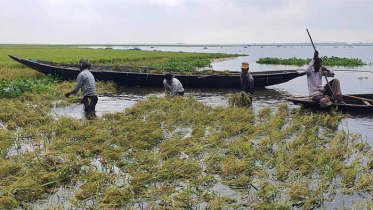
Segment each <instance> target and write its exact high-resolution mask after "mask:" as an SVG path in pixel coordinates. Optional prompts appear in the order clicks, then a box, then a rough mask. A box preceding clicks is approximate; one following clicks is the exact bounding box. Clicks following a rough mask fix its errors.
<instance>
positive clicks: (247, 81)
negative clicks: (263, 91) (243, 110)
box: [240, 62, 254, 103]
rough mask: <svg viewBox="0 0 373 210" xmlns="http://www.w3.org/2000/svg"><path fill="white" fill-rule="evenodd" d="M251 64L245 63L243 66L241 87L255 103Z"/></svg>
mask: <svg viewBox="0 0 373 210" xmlns="http://www.w3.org/2000/svg"><path fill="white" fill-rule="evenodd" d="M249 67H250V66H249V63H247V62H243V63H242V65H241V77H240V85H241V90H242V91H244V92H245V93H247V94H248V95H249V97H250V101H251V103H252V101H253V95H254V78H253V76H251V74H250V73H249Z"/></svg>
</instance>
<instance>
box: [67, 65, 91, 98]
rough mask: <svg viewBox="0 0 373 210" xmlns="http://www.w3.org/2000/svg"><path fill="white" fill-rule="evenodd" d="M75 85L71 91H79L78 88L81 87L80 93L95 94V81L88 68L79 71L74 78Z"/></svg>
mask: <svg viewBox="0 0 373 210" xmlns="http://www.w3.org/2000/svg"><path fill="white" fill-rule="evenodd" d="M76 81H77V85H76V87H75V89H74V90H73V91H72V93H76V92H78V91H79V88H82V93H83V95H84V96H96V95H97V94H96V82H95V77H94V76H93V74H92V73H91V72H90V71H89V70H88V69H85V70H83V71H82V72H80V73H79V75H78V77H77V78H76Z"/></svg>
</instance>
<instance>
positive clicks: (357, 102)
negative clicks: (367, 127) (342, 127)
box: [286, 94, 373, 114]
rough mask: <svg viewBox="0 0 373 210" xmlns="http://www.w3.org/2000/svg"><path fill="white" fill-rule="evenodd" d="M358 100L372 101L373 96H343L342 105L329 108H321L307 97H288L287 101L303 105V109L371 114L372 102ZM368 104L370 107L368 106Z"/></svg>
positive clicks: (372, 109)
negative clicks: (343, 102)
mask: <svg viewBox="0 0 373 210" xmlns="http://www.w3.org/2000/svg"><path fill="white" fill-rule="evenodd" d="M355 97H358V98H365V99H371V100H372V99H373V94H354V95H344V96H343V100H344V101H345V102H346V104H345V105H343V104H333V105H332V106H330V107H326V108H322V107H321V106H320V105H319V104H318V103H316V102H314V101H312V100H311V98H309V97H288V98H286V99H287V100H288V101H291V102H293V103H294V104H298V105H303V107H304V108H310V109H317V110H330V109H331V108H336V109H338V110H340V111H342V112H351V113H352V112H356V113H367V114H373V102H370V101H366V102H364V101H363V100H361V99H357V98H355ZM369 104H370V105H369Z"/></svg>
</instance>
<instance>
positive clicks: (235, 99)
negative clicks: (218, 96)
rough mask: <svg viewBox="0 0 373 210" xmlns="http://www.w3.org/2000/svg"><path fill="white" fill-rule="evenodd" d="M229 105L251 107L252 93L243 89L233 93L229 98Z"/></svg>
mask: <svg viewBox="0 0 373 210" xmlns="http://www.w3.org/2000/svg"><path fill="white" fill-rule="evenodd" d="M228 104H229V106H233V107H250V106H251V95H250V94H247V93H245V92H244V91H241V92H239V93H233V94H231V95H230V96H229V99H228Z"/></svg>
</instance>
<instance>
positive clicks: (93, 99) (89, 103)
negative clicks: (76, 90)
mask: <svg viewBox="0 0 373 210" xmlns="http://www.w3.org/2000/svg"><path fill="white" fill-rule="evenodd" d="M97 101H98V98H97V96H84V98H83V99H82V102H83V104H84V111H85V112H87V113H94V112H95V109H96V104H97Z"/></svg>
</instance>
